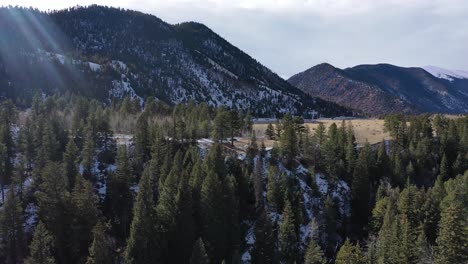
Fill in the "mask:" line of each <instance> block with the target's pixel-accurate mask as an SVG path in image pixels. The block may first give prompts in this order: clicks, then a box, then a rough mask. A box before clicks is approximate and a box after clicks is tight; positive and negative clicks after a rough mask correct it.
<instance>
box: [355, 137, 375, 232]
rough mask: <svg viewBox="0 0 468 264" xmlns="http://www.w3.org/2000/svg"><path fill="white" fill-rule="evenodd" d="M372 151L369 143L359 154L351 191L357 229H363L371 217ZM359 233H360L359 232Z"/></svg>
mask: <svg viewBox="0 0 468 264" xmlns="http://www.w3.org/2000/svg"><path fill="white" fill-rule="evenodd" d="M371 155H372V150H371V147H370V144H369V143H366V145H365V146H364V148H363V149H362V150H361V153H359V158H358V160H357V163H356V169H355V171H354V175H353V182H352V189H351V196H352V201H351V206H352V216H353V223H354V224H356V225H357V228H358V229H359V228H362V227H363V226H364V225H365V224H366V223H367V222H368V217H369V212H370V209H369V204H370V196H369V192H370V191H369V188H370V186H369V184H370V183H369V181H370V180H369V178H370V173H371V172H370V166H371V164H372V161H371V158H370V156H371ZM357 232H360V230H358V231H357Z"/></svg>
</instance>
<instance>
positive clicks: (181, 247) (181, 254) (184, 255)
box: [169, 173, 228, 263]
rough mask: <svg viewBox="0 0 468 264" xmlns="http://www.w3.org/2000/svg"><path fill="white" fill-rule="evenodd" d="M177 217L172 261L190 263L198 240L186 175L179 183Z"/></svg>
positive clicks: (171, 250)
mask: <svg viewBox="0 0 468 264" xmlns="http://www.w3.org/2000/svg"><path fill="white" fill-rule="evenodd" d="M176 202H177V215H176V220H175V231H174V235H173V237H172V238H171V240H170V243H169V249H170V255H171V256H173V257H172V258H171V261H174V262H175V263H188V262H189V261H190V256H191V253H192V248H193V245H194V243H195V239H196V229H195V228H196V226H195V219H194V212H193V204H192V194H191V192H190V186H189V183H188V177H187V175H186V174H185V173H183V174H182V177H181V179H180V181H179V186H178V190H177V196H176ZM226 232H228V230H226Z"/></svg>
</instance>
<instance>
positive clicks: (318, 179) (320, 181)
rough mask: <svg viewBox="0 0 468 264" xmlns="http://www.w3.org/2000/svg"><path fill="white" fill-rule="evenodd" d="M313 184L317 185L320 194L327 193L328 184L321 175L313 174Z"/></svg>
mask: <svg viewBox="0 0 468 264" xmlns="http://www.w3.org/2000/svg"><path fill="white" fill-rule="evenodd" d="M315 183H316V184H317V187H318V188H319V191H320V193H322V194H326V193H327V192H328V182H327V180H326V179H325V176H324V175H323V174H321V173H317V174H315Z"/></svg>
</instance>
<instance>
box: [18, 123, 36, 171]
mask: <svg viewBox="0 0 468 264" xmlns="http://www.w3.org/2000/svg"><path fill="white" fill-rule="evenodd" d="M19 141H20V142H19V144H20V149H21V153H22V154H23V155H24V157H25V160H26V165H27V169H28V170H29V169H31V166H32V162H33V159H34V157H35V153H36V148H35V146H34V133H33V126H32V122H31V119H30V118H29V117H27V118H26V120H25V123H24V125H23V127H22V128H21V130H20V136H19Z"/></svg>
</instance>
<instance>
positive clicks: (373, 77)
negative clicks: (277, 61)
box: [288, 63, 468, 115]
mask: <svg viewBox="0 0 468 264" xmlns="http://www.w3.org/2000/svg"><path fill="white" fill-rule="evenodd" d="M452 77H453V76H452ZM288 81H289V82H290V83H291V84H292V85H295V86H296V87H298V88H299V89H301V90H303V91H304V92H307V93H309V94H315V95H317V96H319V97H321V98H322V99H326V100H330V101H333V102H336V103H338V104H341V105H344V106H347V107H350V108H353V109H357V110H361V111H363V112H365V113H368V114H371V115H381V114H388V113H397V112H404V113H411V114H416V113H426V112H427V113H435V112H441V113H467V112H468V93H467V92H468V80H465V79H458V78H455V77H453V79H452V81H448V80H447V79H445V78H439V77H437V76H435V75H434V74H431V73H430V72H428V71H426V70H425V69H423V68H419V67H407V68H405V67H399V66H395V65H392V64H388V63H380V64H363V65H357V66H354V67H348V68H345V69H339V68H336V67H334V66H332V65H330V64H327V63H325V64H324V63H321V64H318V65H316V66H314V67H311V68H309V69H307V70H305V71H303V72H301V73H298V74H296V75H293V76H292V77H291V78H289V79H288Z"/></svg>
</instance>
